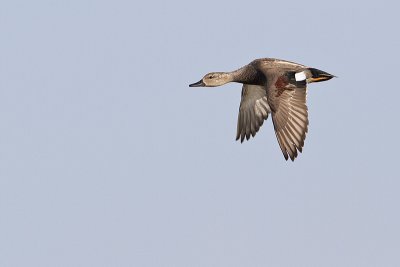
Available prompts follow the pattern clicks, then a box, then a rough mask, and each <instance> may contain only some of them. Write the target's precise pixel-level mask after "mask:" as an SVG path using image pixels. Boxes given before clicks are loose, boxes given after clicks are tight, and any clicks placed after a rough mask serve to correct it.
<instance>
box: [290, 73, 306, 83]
mask: <svg viewBox="0 0 400 267" xmlns="http://www.w3.org/2000/svg"><path fill="white" fill-rule="evenodd" d="M292 77H293V76H292ZM294 78H295V79H296V82H298V81H304V80H305V79H306V78H307V77H306V73H305V72H304V71H302V72H298V73H296V74H295V75H294Z"/></svg>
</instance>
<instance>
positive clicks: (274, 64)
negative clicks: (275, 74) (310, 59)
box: [250, 58, 307, 71]
mask: <svg viewBox="0 0 400 267" xmlns="http://www.w3.org/2000/svg"><path fill="white" fill-rule="evenodd" d="M250 65H252V66H254V67H255V68H256V69H258V70H261V71H265V70H269V69H277V70H279V69H281V70H293V71H297V70H302V69H304V68H307V67H306V66H304V65H302V64H298V63H296V62H291V61H287V60H282V59H276V58H260V59H256V60H254V61H252V62H251V63H250Z"/></svg>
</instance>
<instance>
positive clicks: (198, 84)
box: [189, 79, 206, 87]
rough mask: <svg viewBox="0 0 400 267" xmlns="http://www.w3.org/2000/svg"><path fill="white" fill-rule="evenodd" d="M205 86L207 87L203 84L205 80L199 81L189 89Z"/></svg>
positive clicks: (190, 85)
mask: <svg viewBox="0 0 400 267" xmlns="http://www.w3.org/2000/svg"><path fill="white" fill-rule="evenodd" d="M203 86H206V85H205V84H204V83H203V79H201V80H200V81H198V82H197V83H192V84H189V87H203Z"/></svg>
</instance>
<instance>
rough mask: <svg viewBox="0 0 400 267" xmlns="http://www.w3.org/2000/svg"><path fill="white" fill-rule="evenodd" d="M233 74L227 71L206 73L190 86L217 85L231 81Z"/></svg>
mask: <svg viewBox="0 0 400 267" xmlns="http://www.w3.org/2000/svg"><path fill="white" fill-rule="evenodd" d="M231 81H232V80H231V75H230V74H229V73H225V72H211V73H208V74H206V75H205V76H204V77H203V79H201V80H200V81H198V82H197V83H192V84H190V85H189V87H215V86H220V85H224V84H226V83H228V82H231Z"/></svg>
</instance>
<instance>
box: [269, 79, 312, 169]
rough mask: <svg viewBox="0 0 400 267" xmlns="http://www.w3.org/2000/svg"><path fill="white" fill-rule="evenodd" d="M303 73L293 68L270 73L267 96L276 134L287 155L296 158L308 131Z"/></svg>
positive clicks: (286, 156)
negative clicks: (292, 69) (294, 70)
mask: <svg viewBox="0 0 400 267" xmlns="http://www.w3.org/2000/svg"><path fill="white" fill-rule="evenodd" d="M302 76H303V75H301V74H299V73H295V72H292V71H287V72H284V71H282V72H279V73H273V74H269V75H268V76H267V79H268V83H267V96H268V103H269V105H270V107H271V110H272V121H273V124H274V128H275V134H276V137H277V139H278V142H279V146H280V148H281V150H282V153H283V156H284V157H285V159H286V160H287V159H288V158H289V157H290V159H291V160H292V161H293V160H294V159H295V158H296V157H297V154H298V153H297V151H300V152H302V149H303V146H304V140H305V139H306V133H307V130H308V109H307V105H306V97H307V88H306V85H307V84H306V80H305V76H304V80H303V79H302ZM299 77H300V79H299Z"/></svg>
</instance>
